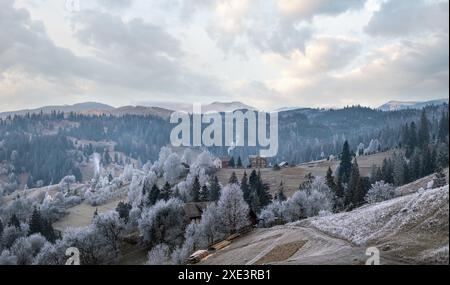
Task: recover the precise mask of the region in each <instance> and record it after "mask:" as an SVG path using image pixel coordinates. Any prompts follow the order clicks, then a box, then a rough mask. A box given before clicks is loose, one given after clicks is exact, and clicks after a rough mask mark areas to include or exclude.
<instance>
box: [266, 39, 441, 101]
mask: <svg viewBox="0 0 450 285" xmlns="http://www.w3.org/2000/svg"><path fill="white" fill-rule="evenodd" d="M338 57H339V56H338V54H336V55H335V57H334V58H338ZM364 57H365V58H364V61H362V62H361V63H359V64H358V65H357V66H356V67H354V68H352V69H351V70H343V71H340V72H321V73H315V75H313V76H308V75H307V74H306V73H303V72H302V71H304V70H300V71H299V70H298V69H295V68H293V67H292V66H288V67H289V68H290V69H289V68H287V69H285V70H284V71H283V72H282V74H283V75H284V76H282V77H280V78H277V79H275V80H272V81H270V82H268V86H269V87H272V88H274V89H275V90H277V91H278V92H281V93H284V94H289V96H290V98H291V99H290V101H291V102H297V105H308V106H311V105H313V106H324V107H334V106H342V105H351V104H363V105H364V104H365V105H371V106H377V105H380V104H382V103H384V102H385V101H389V100H394V99H395V100H425V99H435V98H441V97H446V96H448V88H449V72H448V69H449V66H448V62H449V54H448V36H445V35H431V36H429V37H426V38H422V39H416V40H414V41H401V42H397V43H393V44H386V45H383V46H382V47H380V48H378V49H376V50H374V51H372V52H370V53H368V54H366V55H365V56H364ZM320 58H323V57H320ZM344 62H345V61H344ZM341 66H342V65H341ZM331 69H333V67H331ZM328 70H330V69H328Z"/></svg>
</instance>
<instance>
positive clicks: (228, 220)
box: [217, 184, 249, 233]
mask: <svg viewBox="0 0 450 285" xmlns="http://www.w3.org/2000/svg"><path fill="white" fill-rule="evenodd" d="M217 211H218V214H219V216H220V217H221V222H222V226H223V231H225V232H227V233H235V232H237V231H239V230H240V229H242V228H244V227H245V226H247V225H248V224H249V220H248V214H249V207H248V205H247V203H245V200H244V196H243V194H242V191H241V189H240V187H239V184H229V185H227V186H226V187H225V188H223V190H222V195H221V196H220V200H219V202H218V203H217Z"/></svg>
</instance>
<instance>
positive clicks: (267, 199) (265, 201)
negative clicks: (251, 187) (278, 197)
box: [256, 171, 273, 207]
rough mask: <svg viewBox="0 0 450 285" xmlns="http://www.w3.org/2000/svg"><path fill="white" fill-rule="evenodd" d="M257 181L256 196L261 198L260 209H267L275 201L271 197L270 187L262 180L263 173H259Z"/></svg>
mask: <svg viewBox="0 0 450 285" xmlns="http://www.w3.org/2000/svg"><path fill="white" fill-rule="evenodd" d="M257 181H258V182H257V188H256V189H257V191H256V194H257V195H258V197H259V203H260V207H265V206H267V205H269V204H270V203H271V202H272V200H273V197H272V195H270V186H269V184H267V183H265V182H264V181H263V180H262V176H261V171H258V178H257Z"/></svg>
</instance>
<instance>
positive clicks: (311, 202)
mask: <svg viewBox="0 0 450 285" xmlns="http://www.w3.org/2000/svg"><path fill="white" fill-rule="evenodd" d="M333 201H334V195H333V193H332V192H331V189H330V188H329V187H328V186H327V184H326V183H325V180H324V179H323V178H321V177H316V178H315V179H314V180H313V181H312V182H311V183H310V184H309V185H308V186H307V187H306V188H305V189H302V190H299V191H297V192H295V193H294V195H293V196H292V197H291V198H289V199H288V200H287V201H284V202H281V203H280V202H275V203H272V204H270V205H268V206H267V207H266V208H264V209H263V210H262V211H261V213H260V215H259V218H260V219H261V225H262V226H266V227H271V226H274V225H275V224H277V223H278V222H295V221H298V220H301V219H305V218H309V217H314V216H318V215H323V214H325V213H328V212H332V210H333Z"/></svg>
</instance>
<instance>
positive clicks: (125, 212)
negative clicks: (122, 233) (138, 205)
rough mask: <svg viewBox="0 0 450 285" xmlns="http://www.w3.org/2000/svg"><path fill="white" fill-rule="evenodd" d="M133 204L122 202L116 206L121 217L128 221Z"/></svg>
mask: <svg viewBox="0 0 450 285" xmlns="http://www.w3.org/2000/svg"><path fill="white" fill-rule="evenodd" d="M131 208H132V206H131V204H129V203H124V202H120V203H119V204H118V205H117V207H116V212H117V213H118V214H119V217H120V218H121V219H122V220H124V221H125V223H128V219H129V217H130V211H131Z"/></svg>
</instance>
